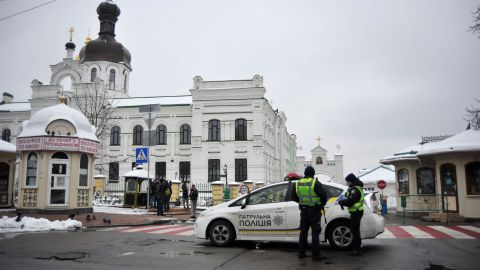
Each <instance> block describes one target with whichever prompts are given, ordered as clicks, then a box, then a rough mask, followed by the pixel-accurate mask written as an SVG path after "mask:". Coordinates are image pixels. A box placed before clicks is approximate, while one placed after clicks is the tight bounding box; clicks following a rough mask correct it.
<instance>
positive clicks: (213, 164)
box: [208, 159, 220, 182]
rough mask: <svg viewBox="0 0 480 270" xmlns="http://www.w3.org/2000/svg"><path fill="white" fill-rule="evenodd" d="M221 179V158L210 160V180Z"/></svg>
mask: <svg viewBox="0 0 480 270" xmlns="http://www.w3.org/2000/svg"><path fill="white" fill-rule="evenodd" d="M219 180H220V159H209V160H208V182H213V181H219Z"/></svg>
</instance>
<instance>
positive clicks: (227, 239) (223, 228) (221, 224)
mask: <svg viewBox="0 0 480 270" xmlns="http://www.w3.org/2000/svg"><path fill="white" fill-rule="evenodd" d="M208 237H209V238H210V242H211V243H212V245H214V246H217V247H224V246H228V245H229V244H231V243H232V242H233V240H234V239H235V230H234V229H233V227H232V225H231V224H230V223H228V222H226V221H223V220H218V221H215V222H214V223H213V224H212V226H211V227H210V231H209V232H208Z"/></svg>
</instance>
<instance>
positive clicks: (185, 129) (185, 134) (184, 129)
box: [180, 124, 192, 144]
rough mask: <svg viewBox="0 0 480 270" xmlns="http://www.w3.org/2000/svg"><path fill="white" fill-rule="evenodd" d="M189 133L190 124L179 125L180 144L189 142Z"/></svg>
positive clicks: (190, 132)
mask: <svg viewBox="0 0 480 270" xmlns="http://www.w3.org/2000/svg"><path fill="white" fill-rule="evenodd" d="M191 134H192V131H191V129H190V126H189V125H187V124H184V125H182V126H181V127H180V144H191V143H192V142H191Z"/></svg>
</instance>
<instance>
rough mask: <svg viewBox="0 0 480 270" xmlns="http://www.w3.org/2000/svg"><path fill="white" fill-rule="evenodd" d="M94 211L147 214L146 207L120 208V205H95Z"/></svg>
mask: <svg viewBox="0 0 480 270" xmlns="http://www.w3.org/2000/svg"><path fill="white" fill-rule="evenodd" d="M93 212H95V213H108V214H122V215H146V214H147V210H146V209H144V208H143V209H139V208H120V207H108V206H93Z"/></svg>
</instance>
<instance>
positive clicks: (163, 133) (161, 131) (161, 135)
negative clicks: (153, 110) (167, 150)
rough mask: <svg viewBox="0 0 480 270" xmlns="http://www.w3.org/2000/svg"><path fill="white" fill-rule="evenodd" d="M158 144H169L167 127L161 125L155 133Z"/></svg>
mask: <svg viewBox="0 0 480 270" xmlns="http://www.w3.org/2000/svg"><path fill="white" fill-rule="evenodd" d="M155 137H156V144H157V145H159V144H167V127H166V126H164V125H159V126H158V127H157V130H156V132H155Z"/></svg>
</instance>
